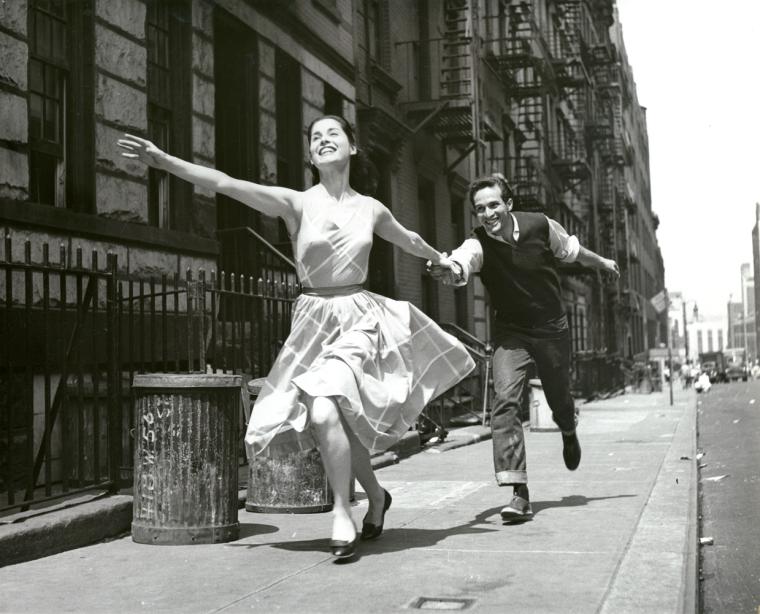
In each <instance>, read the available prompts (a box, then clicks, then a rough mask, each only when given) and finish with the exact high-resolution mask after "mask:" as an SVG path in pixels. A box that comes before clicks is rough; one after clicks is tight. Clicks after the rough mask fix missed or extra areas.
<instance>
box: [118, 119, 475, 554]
mask: <svg viewBox="0 0 760 614" xmlns="http://www.w3.org/2000/svg"><path fill="white" fill-rule="evenodd" d="M308 141H309V157H310V161H311V164H312V167H313V171H314V173H315V176H316V178H317V180H318V183H316V185H314V186H313V187H311V188H310V189H308V190H306V191H304V192H298V191H295V190H290V189H287V188H282V187H277V186H264V185H259V184H256V183H252V182H250V181H241V180H238V179H233V178H231V177H229V176H227V175H226V174H224V173H222V172H219V171H216V170H213V169H210V168H205V167H203V166H198V165H196V164H191V163H189V162H186V161H184V160H180V159H178V158H175V157H173V156H170V155H168V154H166V153H164V152H163V151H161V150H160V149H158V148H157V147H156V146H155V145H153V144H152V143H151V142H150V141H146V140H145V139H142V138H138V137H135V136H130V135H125V138H124V139H122V140H120V141H119V145H120V146H121V147H123V148H124V149H125V153H124V154H123V155H125V156H127V157H131V158H137V159H139V160H141V161H143V162H145V163H146V164H148V165H150V166H154V167H156V168H159V169H162V170H165V171H168V172H170V173H173V174H175V175H177V176H178V177H180V178H182V179H185V180H187V181H190V182H192V183H194V184H197V185H200V186H202V187H204V188H207V189H210V190H213V191H215V192H219V193H221V194H224V195H226V196H229V197H231V198H235V199H237V200H239V201H241V202H242V203H244V204H246V205H248V206H249V207H251V208H252V209H255V210H257V211H260V212H261V213H264V214H265V215H269V216H272V217H280V218H282V219H283V220H284V222H285V225H286V227H287V229H288V232H289V234H290V236H291V240H292V242H293V251H294V253H295V258H296V267H297V272H298V277H299V280H300V282H301V284H302V285H303V293H302V294H301V295H300V296H299V297H298V299H297V301H296V303H295V309H294V312H293V322H292V327H291V332H290V334H289V336H288V338H287V340H286V341H285V344H284V347H283V348H282V350H281V351H280V353H279V355H278V357H277V359H276V361H275V363H274V365H273V366H272V369H271V371H270V372H269V375H268V376H267V378H266V382H265V383H264V386H263V389H262V392H261V394H260V395H259V396H258V399H257V401H256V404H255V406H254V408H253V411H252V413H251V419H250V422H249V424H248V432H247V434H246V438H245V439H246V442H247V443H248V444H249V445H250V446H252V447H253V450H254V452H256V453H259V452H261V451H262V450H263V449H264V448H265V447H266V446H267V445H268V444H269V443H270V442H271V441H272V439H273V438H274V437H275V436H276V435H277V434H278V433H279V432H280V431H281V430H282V429H283V428H285V427H287V426H288V425H290V426H291V427H292V428H294V429H295V430H296V431H303V430H304V429H306V428H307V427H308V426H309V425H311V426H312V430H313V432H315V434H316V437H317V440H318V442H319V447H320V450H321V452H322V461H323V463H324V467H325V471H326V473H327V477H328V479H329V481H330V486H331V488H332V491H333V494H334V506H333V526H332V539H331V541H330V549H331V551H332V554H333V555H334V556H335V557H336V558H348V557H351V556H353V555H354V553H355V551H356V542H357V530H356V527H355V525H354V523H353V519H352V518H351V508H350V502H349V483H350V480H352V479H353V475H354V474H355V475H356V478H357V479H358V480H359V482H360V484H361V485H362V487H363V488H364V490H365V492H366V493H367V497H368V499H369V510H368V511H367V515H366V516H365V518H364V522H363V525H362V530H361V537H362V539H374V538H376V537H378V536H379V535H380V534H381V533H382V530H383V522H384V518H385V512H386V511H387V509H388V507H389V506H390V505H391V496H390V494H389V493H388V492H387V491H386V490H385V489H383V488H382V487H381V486H380V484H379V483H378V481H377V478H376V477H375V474H374V472H373V470H372V465H371V464H370V456H369V451H379V450H383V449H386V448H387V447H388V446H390V445H392V444H393V443H395V442H396V441H397V440H398V439H400V438H401V436H402V435H403V434H404V433H405V432H406V431H407V430H408V429H409V427H410V426H411V425H412V424H413V423H414V421H415V419H416V418H417V416H418V415H419V413H420V412H421V411H422V409H423V407H424V406H425V405H426V404H427V403H428V401H430V400H431V399H433V398H434V397H435V396H437V395H438V394H440V393H442V392H444V391H445V390H446V389H448V388H449V387H451V386H452V385H454V384H455V383H456V382H458V381H459V380H460V379H462V378H463V377H464V376H466V375H467V373H469V372H470V371H471V370H472V369H473V368H474V366H475V365H474V362H473V360H472V358H471V357H470V355H469V353H468V352H467V350H466V349H465V347H464V346H463V345H462V344H461V343H460V342H459V341H458V340H456V339H455V338H454V337H452V336H451V335H449V334H447V333H445V332H444V331H443V330H441V329H440V328H439V327H438V326H437V325H436V324H435V323H434V322H433V321H432V320H430V318H428V317H427V316H426V315H425V314H423V313H422V312H421V311H419V310H418V309H416V308H415V307H414V306H413V305H410V304H409V303H407V302H404V301H394V300H391V299H388V298H386V297H384V296H380V295H377V294H374V293H372V292H367V291H366V290H364V289H363V288H362V284H363V283H364V282H365V281H366V279H367V271H368V262H369V252H370V248H371V247H372V239H373V233H374V234H377V235H378V236H380V237H382V238H383V239H385V240H387V241H390V242H391V243H393V244H395V245H397V246H398V247H400V248H401V249H403V250H404V251H406V252H408V253H410V254H413V255H415V256H418V257H421V258H429V259H431V260H432V261H433V262H435V263H442V264H447V261H446V260H445V258H444V255H443V254H441V253H439V252H438V251H437V250H435V249H434V248H432V247H431V246H430V245H428V244H427V243H426V242H425V241H423V240H422V238H420V236H419V235H418V234H417V233H415V232H411V231H409V230H407V229H406V228H404V227H403V226H402V225H401V224H399V223H398V222H397V221H396V219H395V218H394V217H393V215H392V214H391V212H390V210H389V209H388V208H387V207H385V206H384V205H383V204H381V203H380V202H378V201H377V200H375V199H374V198H370V197H368V196H364V195H362V194H360V193H358V192H357V191H355V189H354V188H353V187H352V185H351V184H350V179H351V168H352V167H353V166H354V165H353V163H352V159H353V158H354V156H355V155H356V154H357V148H356V143H355V140H354V134H353V130H352V128H351V126H350V125H349V124H348V122H346V120H345V119H343V118H342V117H337V116H325V117H321V118H319V119H317V120H315V121H314V122H312V124H311V125H310V126H309V129H308ZM352 468H353V473H352Z"/></svg>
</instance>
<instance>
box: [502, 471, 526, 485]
mask: <svg viewBox="0 0 760 614" xmlns="http://www.w3.org/2000/svg"><path fill="white" fill-rule="evenodd" d="M496 483H497V484H498V485H499V486H510V485H511V484H527V483H528V472H527V471H525V470H524V469H523V470H520V471H497V472H496Z"/></svg>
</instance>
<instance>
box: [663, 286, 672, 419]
mask: <svg viewBox="0 0 760 614" xmlns="http://www.w3.org/2000/svg"><path fill="white" fill-rule="evenodd" d="M665 326H666V330H667V334H666V342H667V344H668V372H669V373H670V375H669V376H668V388H669V389H670V404H671V405H673V353H672V351H671V347H670V346H671V343H670V338H671V337H672V336H673V333H672V331H671V328H670V295H669V294H668V290H667V288H666V289H665Z"/></svg>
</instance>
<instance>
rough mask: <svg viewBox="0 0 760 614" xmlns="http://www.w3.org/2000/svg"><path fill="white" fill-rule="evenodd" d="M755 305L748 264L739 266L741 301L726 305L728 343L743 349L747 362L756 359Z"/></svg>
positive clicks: (753, 287) (753, 283)
mask: <svg viewBox="0 0 760 614" xmlns="http://www.w3.org/2000/svg"><path fill="white" fill-rule="evenodd" d="M753 234H754V232H753ZM755 304H756V303H755V280H754V277H753V276H752V275H751V269H750V265H749V263H744V264H742V265H741V301H739V302H729V303H728V309H727V311H728V313H727V315H728V341H729V347H740V348H745V349H746V350H747V359H748V360H754V359H755V358H757V336H756V334H757V333H756V330H755V321H756V320H755Z"/></svg>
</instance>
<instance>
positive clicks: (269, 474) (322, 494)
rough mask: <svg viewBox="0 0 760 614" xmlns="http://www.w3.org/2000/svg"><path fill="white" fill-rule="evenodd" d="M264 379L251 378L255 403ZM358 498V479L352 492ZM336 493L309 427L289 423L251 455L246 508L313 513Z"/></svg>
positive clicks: (330, 504)
mask: <svg viewBox="0 0 760 614" xmlns="http://www.w3.org/2000/svg"><path fill="white" fill-rule="evenodd" d="M263 382H264V380H263V379H256V380H251V381H250V382H248V393H249V394H250V395H251V405H253V401H254V400H255V398H256V397H257V396H258V394H259V392H260V391H261V386H262V385H263ZM349 496H350V498H351V501H353V500H354V499H355V491H354V480H353V479H352V480H351V490H350V493H349ZM332 507H333V494H332V490H331V489H330V484H329V482H328V480H327V475H326V474H325V470H324V466H323V465H322V456H321V454H320V452H319V448H318V447H317V444H316V442H315V440H314V437H313V436H312V435H311V433H309V431H308V430H307V431H304V432H303V433H299V432H298V431H296V430H294V429H292V428H289V427H286V428H285V429H283V430H282V431H280V432H279V433H278V434H277V435H276V436H275V438H274V439H273V440H272V441H271V443H270V444H269V445H268V446H267V447H266V448H265V449H264V451H263V452H262V453H261V454H257V455H256V456H253V457H251V458H250V459H249V470H248V490H247V493H246V499H245V509H246V511H249V512H262V513H288V514H312V513H317V512H329V511H330V510H331V509H332Z"/></svg>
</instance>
